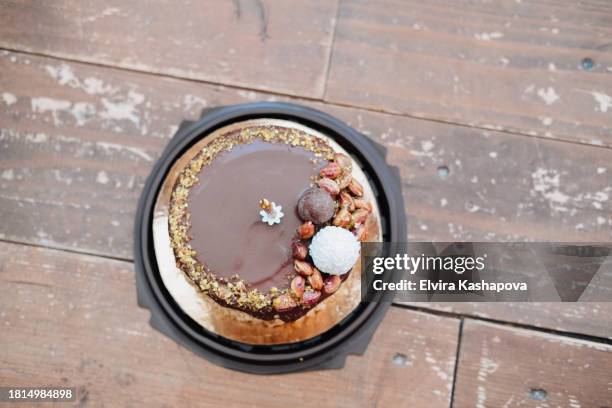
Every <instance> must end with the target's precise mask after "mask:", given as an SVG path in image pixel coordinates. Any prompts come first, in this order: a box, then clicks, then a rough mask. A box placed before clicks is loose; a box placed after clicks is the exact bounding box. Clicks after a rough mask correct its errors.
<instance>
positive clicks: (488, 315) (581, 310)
mask: <svg viewBox="0 0 612 408" xmlns="http://www.w3.org/2000/svg"><path fill="white" fill-rule="evenodd" d="M397 303H400V304H406V305H410V306H416V307H419V308H423V309H429V310H435V311H441V312H446V313H454V314H461V315H466V316H477V317H482V318H485V319H494V320H499V321H503V322H510V323H518V324H524V325H528V326H534V327H540V328H544V329H552V330H558V331H564V332H573V333H577V334H589V335H591V336H597V337H602V338H607V339H612V320H611V319H610V316H612V303H610V302H607V303H606V302H585V303H553V302H547V303H531V302H530V303H526V302H525V303H512V302H507V303H470V302H465V303H458V302H446V303H436V302H427V303H425V302H421V303H404V302H397Z"/></svg>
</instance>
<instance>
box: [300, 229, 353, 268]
mask: <svg viewBox="0 0 612 408" xmlns="http://www.w3.org/2000/svg"><path fill="white" fill-rule="evenodd" d="M359 250H360V245H359V241H357V238H356V237H355V236H354V235H353V234H352V233H351V232H350V231H348V230H346V229H344V228H340V227H325V228H322V229H321V230H320V231H319V232H317V233H316V234H315V236H314V237H313V238H312V241H311V243H310V248H309V251H310V256H311V257H312V260H313V262H314V264H315V266H316V267H317V269H319V270H320V271H321V272H325V273H329V274H332V275H344V274H345V273H347V272H348V271H349V270H350V269H351V268H352V267H353V265H355V262H357V258H359Z"/></svg>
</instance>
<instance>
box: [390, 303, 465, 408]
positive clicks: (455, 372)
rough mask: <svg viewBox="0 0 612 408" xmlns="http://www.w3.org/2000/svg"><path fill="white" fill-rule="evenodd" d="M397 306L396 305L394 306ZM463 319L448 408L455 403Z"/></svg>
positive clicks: (451, 407)
mask: <svg viewBox="0 0 612 408" xmlns="http://www.w3.org/2000/svg"><path fill="white" fill-rule="evenodd" d="M394 306H397V305H394ZM464 321H465V318H464V317H463V316H462V317H461V318H460V320H459V334H458V336H457V352H456V353H455V370H454V371H453V385H452V386H451V398H450V408H453V404H454V402H455V389H456V387H457V373H458V371H459V361H460V358H461V340H462V337H463V323H464Z"/></svg>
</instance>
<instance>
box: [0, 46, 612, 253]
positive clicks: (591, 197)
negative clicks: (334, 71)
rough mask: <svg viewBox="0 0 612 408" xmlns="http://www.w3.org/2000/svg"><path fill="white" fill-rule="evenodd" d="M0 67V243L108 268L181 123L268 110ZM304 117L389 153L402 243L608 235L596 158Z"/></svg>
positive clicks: (224, 91)
mask: <svg viewBox="0 0 612 408" xmlns="http://www.w3.org/2000/svg"><path fill="white" fill-rule="evenodd" d="M0 66H1V69H2V72H3V73H4V75H3V76H2V77H1V78H0V93H2V96H3V99H2V101H0V103H2V104H3V106H4V108H3V109H2V110H1V111H0V123H1V128H2V133H1V134H0V137H1V140H0V141H1V142H2V147H3V148H2V156H3V160H2V163H1V165H0V166H1V169H0V171H1V177H0V185H1V186H2V193H0V202H1V204H0V212H1V215H2V219H3V220H6V222H5V223H3V225H2V226H1V227H0V233H2V234H3V235H2V237H3V238H5V239H9V240H13V241H19V242H31V243H37V244H43V245H48V246H54V247H67V248H71V249H76V250H81V251H86V252H91V253H100V254H105V255H110V256H116V257H121V258H130V257H131V251H132V247H131V242H132V237H131V234H132V219H133V217H134V210H135V207H136V202H137V199H138V196H139V193H140V189H141V188H142V185H143V182H144V179H145V177H146V175H147V173H148V171H149V169H150V168H151V166H152V164H153V161H154V160H155V158H156V157H157V155H158V154H159V153H160V152H161V150H162V148H163V146H164V145H165V143H166V142H167V138H168V137H169V136H170V135H171V134H172V132H173V131H174V130H175V129H176V125H177V124H178V123H179V122H180V120H181V119H183V118H191V119H193V118H195V117H197V114H198V112H199V111H200V110H201V109H202V108H203V107H207V106H217V105H222V104H228V103H235V102H245V101H252V100H266V99H268V100H274V99H275V98H274V97H273V96H267V95H265V94H256V93H254V92H245V91H241V90H235V89H229V88H224V87H211V86H206V85H201V84H194V83H191V82H187V81H180V80H174V79H160V78H157V77H152V76H147V75H141V74H135V73H129V72H124V71H118V70H112V69H99V68H97V67H91V66H86V65H80V64H73V63H71V64H68V63H64V62H58V61H56V60H52V59H45V58H39V57H31V56H27V55H22V54H15V53H3V54H2V55H0ZM313 106H315V107H317V108H319V109H322V110H326V111H328V112H330V113H332V114H335V115H337V116H339V117H340V118H342V119H344V120H347V121H348V122H350V123H352V124H353V125H354V126H355V127H357V128H358V129H360V130H362V131H363V132H365V133H367V134H369V135H370V136H371V137H372V138H373V139H374V140H377V141H378V142H380V143H382V144H383V145H385V146H386V147H387V148H388V149H389V161H390V162H391V163H392V164H394V165H397V166H399V167H400V170H401V175H402V182H403V187H404V195H405V201H406V211H407V214H408V217H409V218H408V219H409V220H410V221H409V222H410V225H409V226H410V235H409V238H410V239H413V240H415V239H423V240H470V239H471V240H478V239H483V240H492V239H493V240H495V239H497V240H503V239H507V240H513V239H536V240H546V239H552V240H555V239H557V240H559V239H560V240H567V241H606V240H609V239H610V237H611V236H612V231H611V228H610V226H612V201H610V200H609V195H610V194H612V170H611V169H610V168H609V163H610V158H611V157H612V152H611V151H610V150H608V149H601V148H593V147H588V146H577V145H574V144H568V143H559V142H554V141H546V140H537V139H536V140H534V139H531V138H525V137H521V136H512V135H507V134H504V133H499V132H488V131H480V130H476V129H471V128H465V127H457V126H450V125H444V124H437V123H432V122H428V121H419V120H413V119H408V118H401V117H397V116H392V115H384V114H378V113H372V112H366V111H360V110H355V109H348V108H339V107H334V106H329V105H321V104H314V105H313ZM519 158H520V159H519ZM439 166H447V167H448V170H449V174H448V176H444V175H443V174H442V177H441V176H440V172H439V171H438V167H439Z"/></svg>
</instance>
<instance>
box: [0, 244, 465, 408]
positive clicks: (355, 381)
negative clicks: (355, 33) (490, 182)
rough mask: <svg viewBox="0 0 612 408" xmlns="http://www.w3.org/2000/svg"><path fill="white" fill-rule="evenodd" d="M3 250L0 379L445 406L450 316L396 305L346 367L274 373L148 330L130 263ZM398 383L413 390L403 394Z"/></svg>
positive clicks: (451, 351)
mask: <svg viewBox="0 0 612 408" xmlns="http://www.w3.org/2000/svg"><path fill="white" fill-rule="evenodd" d="M0 254H1V255H2V256H1V257H0V259H2V264H1V265H0V266H1V268H0V271H1V272H0V281H1V284H0V310H2V312H1V315H0V316H1V317H2V330H3V331H4V332H8V333H7V334H6V335H3V336H0V379H1V381H0V383H1V384H3V385H5V384H11V385H13V384H14V385H17V386H26V385H28V384H30V385H33V384H57V383H60V384H61V385H66V386H68V385H70V386H74V387H78V388H79V389H80V394H81V398H87V399H89V400H90V401H91V402H92V404H93V405H101V404H102V403H104V404H105V405H108V406H126V405H139V404H140V405H144V406H152V405H161V403H162V402H163V404H165V405H166V406H196V405H197V406H202V405H203V406H211V407H217V406H219V404H220V402H221V401H223V405H228V406H236V407H239V406H244V404H245V403H247V401H248V403H249V404H252V405H254V406H288V405H293V404H297V405H300V402H303V401H308V403H309V404H315V405H316V406H328V405H329V406H337V407H355V406H361V405H363V406H373V405H375V404H379V405H381V406H400V405H402V406H429V407H448V406H449V403H450V397H451V388H452V383H453V372H454V368H455V353H456V351H457V338H458V333H459V320H458V319H453V318H447V317H439V316H434V315H431V314H425V313H420V312H414V311H409V310H402V309H399V308H392V309H391V310H390V312H389V314H388V315H387V316H385V319H384V323H383V324H382V326H381V327H380V330H378V331H377V333H376V334H375V337H374V339H373V340H372V342H371V343H370V347H368V350H367V352H366V354H365V355H364V356H363V357H349V358H348V360H347V364H346V368H345V369H343V370H341V371H335V370H331V371H330V370H328V371H318V372H310V373H301V374H292V375H285V376H280V377H274V380H273V381H271V380H270V378H269V377H266V376H255V375H249V374H243V373H238V372H233V371H230V370H226V369H223V368H220V367H217V366H215V365H214V364H211V363H209V362H207V361H205V360H204V359H202V358H200V357H197V356H195V355H193V354H192V353H191V352H189V351H187V350H185V349H183V348H181V347H180V346H178V345H176V344H175V343H174V342H173V341H171V340H169V339H168V338H166V337H165V336H163V335H162V334H161V333H158V332H157V331H154V330H152V329H151V328H150V327H149V325H148V318H149V314H148V312H146V311H145V310H142V309H139V308H138V307H137V306H136V291H135V290H134V275H133V269H132V264H131V263H128V262H124V261H118V260H110V259H106V258H100V257H95V256H89V255H81V254H74V253H68V252H64V251H56V250H51V249H43V248H32V247H29V246H24V245H16V244H7V243H0ZM396 355H401V356H402V357H403V359H402V364H397V361H395V360H397V359H395V360H394V357H395V356H396ZM394 361H395V362H394ZM406 384H411V386H413V387H415V388H416V389H419V390H420V392H418V393H411V394H410V395H405V394H404V393H403V392H402V391H403V390H404V389H405V387H406ZM58 385H59V384H58Z"/></svg>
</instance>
